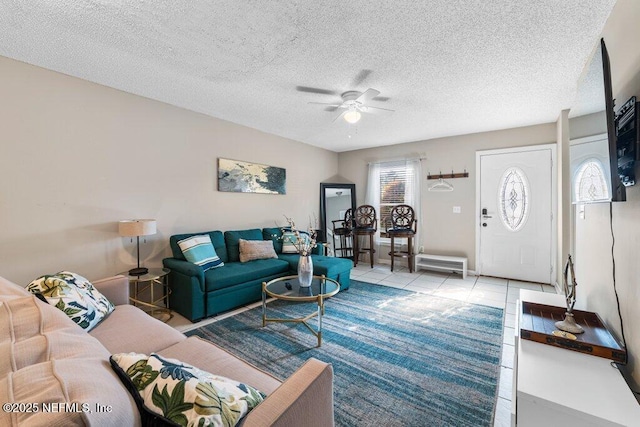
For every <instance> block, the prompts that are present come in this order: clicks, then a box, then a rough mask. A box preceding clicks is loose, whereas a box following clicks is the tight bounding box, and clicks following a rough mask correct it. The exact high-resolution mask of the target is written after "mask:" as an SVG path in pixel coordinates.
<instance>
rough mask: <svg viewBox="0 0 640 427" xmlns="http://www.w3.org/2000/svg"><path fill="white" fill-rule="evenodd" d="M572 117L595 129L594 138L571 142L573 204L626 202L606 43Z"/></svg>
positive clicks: (582, 83) (599, 48)
mask: <svg viewBox="0 0 640 427" xmlns="http://www.w3.org/2000/svg"><path fill="white" fill-rule="evenodd" d="M571 113H572V114H570V118H572V119H577V118H582V119H583V123H584V122H588V125H589V127H590V128H592V129H594V133H593V134H592V136H590V137H588V138H582V139H581V140H579V141H575V142H574V141H572V145H571V147H570V158H571V185H572V200H573V202H574V203H599V202H605V203H606V202H622V201H625V200H626V199H627V197H626V190H625V186H624V185H623V183H622V181H621V179H620V175H619V174H618V149H617V138H616V125H615V118H616V117H615V112H614V99H613V91H612V88H611V65H610V62H609V54H608V52H607V47H606V45H605V42H604V39H601V40H600V44H599V46H597V47H596V49H595V52H594V55H593V56H592V58H591V61H590V63H589V64H587V66H586V73H585V74H584V75H583V78H582V79H581V81H580V82H579V85H578V96H577V100H576V105H575V106H574V108H572V109H571Z"/></svg>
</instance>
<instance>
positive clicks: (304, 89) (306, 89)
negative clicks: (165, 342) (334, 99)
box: [296, 86, 339, 95]
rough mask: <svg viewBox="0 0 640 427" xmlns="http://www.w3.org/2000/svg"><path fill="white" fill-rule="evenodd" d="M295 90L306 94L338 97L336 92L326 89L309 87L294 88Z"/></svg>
mask: <svg viewBox="0 0 640 427" xmlns="http://www.w3.org/2000/svg"><path fill="white" fill-rule="evenodd" d="M296 90H297V91H298V92H307V93H319V94H321V95H339V93H338V92H335V91H333V90H328V89H319V88H317V87H309V86H296Z"/></svg>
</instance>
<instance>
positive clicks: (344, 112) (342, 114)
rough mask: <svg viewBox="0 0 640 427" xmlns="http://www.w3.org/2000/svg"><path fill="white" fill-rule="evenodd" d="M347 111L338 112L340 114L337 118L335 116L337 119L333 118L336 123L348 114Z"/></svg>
mask: <svg viewBox="0 0 640 427" xmlns="http://www.w3.org/2000/svg"><path fill="white" fill-rule="evenodd" d="M347 111H349V110H347ZM347 111H343V112H342V113H340V114H338V115H337V116H336V118H335V119H333V123H335V122H337V121H338V120H340V119H341V118H342V117H343V116H344V115H345V114H347Z"/></svg>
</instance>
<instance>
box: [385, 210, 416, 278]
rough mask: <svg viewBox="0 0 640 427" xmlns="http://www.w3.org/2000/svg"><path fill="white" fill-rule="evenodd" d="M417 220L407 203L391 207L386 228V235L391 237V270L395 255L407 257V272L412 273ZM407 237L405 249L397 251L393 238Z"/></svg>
mask: <svg viewBox="0 0 640 427" xmlns="http://www.w3.org/2000/svg"><path fill="white" fill-rule="evenodd" d="M417 224H418V220H417V219H416V213H415V211H414V210H413V208H412V207H411V206H409V205H397V206H394V207H393V208H392V209H391V217H390V219H389V227H388V228H387V230H386V233H387V236H389V237H390V238H391V252H389V255H390V256H391V271H393V265H394V259H395V258H396V257H402V258H407V260H408V263H409V273H413V270H414V267H415V265H414V264H415V253H414V252H413V238H414V237H415V236H416V231H417ZM396 238H399V239H407V250H406V251H397V250H396V246H395V239H396Z"/></svg>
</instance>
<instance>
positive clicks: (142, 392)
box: [110, 353, 266, 427]
mask: <svg viewBox="0 0 640 427" xmlns="http://www.w3.org/2000/svg"><path fill="white" fill-rule="evenodd" d="M110 360H111V365H112V366H113V368H114V370H115V371H116V372H117V373H118V376H119V377H120V378H121V379H122V380H123V382H125V384H126V385H127V388H128V389H129V391H130V392H131V393H132V394H133V397H134V399H135V400H136V402H137V403H138V405H139V407H140V406H142V407H141V408H140V412H141V413H142V414H143V423H144V424H146V422H145V416H144V414H145V412H146V411H149V412H151V414H150V415H151V417H150V418H151V419H152V420H153V419H156V418H158V417H161V418H164V420H163V421H169V422H174V423H177V424H179V425H193V426H196V425H216V426H229V427H230V426H235V425H236V424H237V423H238V421H239V420H240V419H241V418H242V417H244V416H245V415H246V414H247V413H248V412H249V411H250V410H252V409H253V408H255V407H256V406H257V405H258V404H259V403H260V402H262V401H263V400H264V398H265V397H266V396H265V395H264V394H263V393H261V392H260V391H258V390H256V389H255V388H253V387H251V386H249V385H246V384H243V383H241V382H238V381H234V380H231V379H229V378H226V377H223V376H219V375H214V374H212V373H209V372H206V371H203V370H201V369H198V368H196V367H194V366H191V365H189V364H186V363H183V362H181V361H179V360H176V359H168V358H164V357H161V356H159V355H157V354H155V353H154V354H151V355H149V356H146V355H144V354H136V353H120V354H114V355H113V356H111V359H110Z"/></svg>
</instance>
